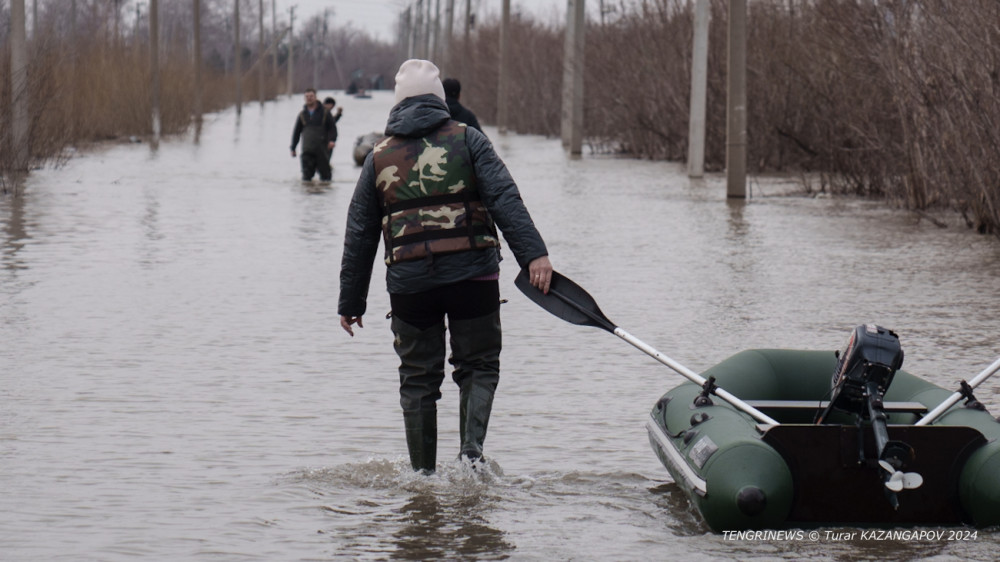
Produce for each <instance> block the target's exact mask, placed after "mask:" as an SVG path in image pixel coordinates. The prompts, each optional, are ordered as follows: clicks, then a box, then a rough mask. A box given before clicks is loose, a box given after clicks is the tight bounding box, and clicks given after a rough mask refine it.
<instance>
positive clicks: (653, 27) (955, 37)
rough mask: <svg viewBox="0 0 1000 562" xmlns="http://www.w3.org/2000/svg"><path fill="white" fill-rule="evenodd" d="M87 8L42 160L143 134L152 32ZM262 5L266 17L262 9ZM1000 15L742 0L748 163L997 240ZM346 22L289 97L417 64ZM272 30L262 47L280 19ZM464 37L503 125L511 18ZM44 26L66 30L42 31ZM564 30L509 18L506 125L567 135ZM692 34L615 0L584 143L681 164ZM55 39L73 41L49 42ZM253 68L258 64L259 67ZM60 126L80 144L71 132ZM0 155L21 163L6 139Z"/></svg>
mask: <svg viewBox="0 0 1000 562" xmlns="http://www.w3.org/2000/svg"><path fill="white" fill-rule="evenodd" d="M76 2H77V4H78V5H82V6H85V7H86V10H84V12H86V13H88V14H90V15H88V16H86V17H87V18H89V19H87V24H86V26H87V27H86V29H87V30H88V31H85V32H83V33H84V36H85V37H86V40H85V41H84V42H83V43H82V44H81V43H80V42H79V40H78V41H77V42H76V43H75V45H76V47H75V48H70V46H71V45H73V44H74V43H69V44H68V43H66V39H65V37H66V36H67V34H66V33H65V29H66V24H65V12H66V10H65V9H62V10H54V9H51V10H50V11H49V12H44V13H43V14H42V16H40V18H39V21H40V24H41V26H40V28H39V29H38V30H36V31H35V35H36V36H35V37H34V38H33V39H32V44H31V66H30V72H29V76H30V78H31V86H30V88H31V100H32V104H31V112H32V135H31V138H32V159H33V162H35V163H36V165H37V164H38V163H41V162H44V161H45V160H47V159H51V158H53V157H57V156H58V155H59V154H61V153H62V150H63V149H64V148H65V147H67V146H69V145H74V144H78V143H85V142H88V141H100V140H102V139H108V138H116V137H121V136H127V135H133V134H139V135H145V134H149V132H150V123H149V110H150V106H149V86H148V83H149V79H148V70H147V71H146V72H145V74H143V72H142V71H138V72H123V71H121V69H123V68H136V69H142V68H148V64H146V63H145V62H144V61H148V58H149V54H148V28H147V29H146V31H145V33H146V35H144V34H143V33H144V32H143V25H145V21H144V20H143V19H142V18H141V17H139V18H132V19H130V20H129V19H127V18H124V17H123V13H124V12H122V11H120V13H119V14H117V16H116V15H115V14H112V13H109V12H108V8H107V6H108V4H109V3H108V2H106V1H101V0H76ZM201 2H202V12H203V13H202V57H201V62H202V65H203V69H205V70H204V77H205V78H204V81H205V94H204V110H205V111H214V110H218V109H222V108H224V107H228V106H231V105H233V104H234V103H235V99H234V95H233V92H234V91H235V77H234V76H233V75H232V67H233V61H234V57H233V53H234V49H233V45H232V30H231V29H228V28H227V27H226V22H227V21H228V22H230V25H231V22H232V13H231V10H232V0H201ZM119 4H121V5H123V6H128V5H131V3H130V2H129V0H122V1H121V2H119ZM191 4H192V2H191V0H160V6H161V9H160V11H161V16H160V22H161V24H160V25H161V29H163V30H165V31H161V34H160V36H161V53H162V54H161V61H162V67H163V68H162V72H163V73H164V76H165V77H164V80H163V84H164V90H163V96H162V99H163V100H164V102H163V131H164V133H170V132H180V131H183V130H185V129H186V128H187V127H188V126H190V124H191V123H192V122H193V120H194V118H195V116H194V115H192V111H193V96H192V91H191V90H192V87H191V84H192V83H193V65H192V64H191V61H192V52H191V43H192V40H191V31H190V30H191V27H192V26H191ZM257 4H258V3H257V2H255V1H253V0H249V1H248V2H245V3H244V6H245V7H247V8H249V9H246V10H245V11H244V12H243V13H242V14H241V21H243V22H245V24H244V26H243V28H244V29H245V32H244V33H243V42H242V47H243V48H242V51H243V53H242V56H243V58H242V59H241V63H242V64H241V66H242V68H243V69H244V72H246V69H248V68H251V67H254V68H255V70H253V71H252V72H251V73H249V74H245V75H244V81H243V88H242V90H243V102H244V103H246V102H250V101H252V100H256V99H257V97H259V96H257V83H258V82H257V78H256V75H255V74H253V72H257V71H262V72H264V73H265V78H266V80H265V84H266V89H265V93H264V96H263V97H264V98H265V99H274V98H275V97H276V96H277V95H280V94H282V93H284V92H285V91H286V90H287V74H286V73H287V67H286V66H285V65H286V61H287V56H288V40H287V37H286V38H285V40H284V41H282V42H281V43H280V44H279V46H278V49H277V54H278V58H277V61H274V60H273V56H274V55H273V53H264V57H261V56H260V55H261V53H259V52H258V51H259V47H258V40H257V37H258V35H259V34H258V31H257V29H258V23H257V22H258V19H257V17H258V14H257V12H256V9H257ZM8 5H9V2H5V1H4V0H0V7H2V9H0V20H2V21H0V40H2V42H0V45H2V46H3V47H2V49H0V54H2V58H0V78H3V79H4V80H3V81H2V82H3V83H6V81H7V80H9V55H8V50H9V45H8V41H7V39H6V34H7V30H8V28H9V25H8V23H7V20H6V18H7V17H9V6H8ZM609 5H610V3H609ZM710 5H711V25H710V31H709V35H710V37H709V76H708V112H707V131H706V147H705V166H706V169H707V170H709V171H720V170H722V169H723V168H724V163H725V145H726V139H725V134H726V133H725V131H726V122H725V121H726V108H725V103H726V41H727V5H728V2H727V1H726V0H711V3H710ZM132 7H134V5H133V6H132ZM265 12H266V13H265V19H264V21H265V24H267V22H269V21H270V13H269V12H267V7H265ZM81 13H82V12H81ZM60 18H62V19H60ZM116 18H117V19H116ZM78 19H81V16H78ZM997 21H1000V2H997V1H996V0H964V1H963V2H960V3H957V2H949V1H948V0H750V2H749V10H748V26H747V33H748V36H747V81H748V83H747V100H748V107H747V135H748V142H747V150H748V158H747V169H748V171H749V172H750V173H752V174H758V175H759V174H770V173H781V174H792V175H796V174H797V175H800V176H801V181H802V183H803V186H804V188H805V189H806V190H807V191H826V192H830V193H835V194H849V195H858V196H865V197H872V198H880V199H883V200H885V201H886V202H888V203H889V204H891V205H894V206H898V207H902V208H905V209H910V210H914V211H924V210H929V209H951V210H953V211H955V212H957V213H958V214H959V215H960V216H961V217H963V219H964V221H965V223H966V224H967V225H968V226H969V227H970V228H973V229H975V230H976V231H977V232H980V233H988V234H993V235H996V236H1000V27H997V26H996V24H995V22H997ZM60 22H62V23H60ZM115 22H118V23H117V24H116V23H115ZM122 22H125V23H122ZM128 22H131V23H128ZM335 23H336V20H335V19H334V25H333V26H330V25H328V24H329V22H328V21H326V20H325V19H324V18H323V17H321V16H317V17H314V18H312V19H310V20H308V21H305V22H303V23H302V24H299V23H298V22H296V24H295V30H294V38H293V40H292V43H293V44H294V47H293V49H294V52H295V66H294V68H295V76H294V77H293V87H292V89H293V91H301V90H304V89H305V88H306V87H316V88H317V89H321V90H322V89H328V90H330V89H332V90H340V89H344V88H346V87H347V85H348V84H349V83H350V82H351V81H352V80H360V81H361V84H362V85H363V86H368V87H377V86H378V85H379V84H381V85H383V86H384V87H385V88H392V87H393V83H392V76H394V74H395V71H396V69H397V68H398V65H399V64H400V63H401V62H402V61H403V60H404V59H405V58H406V55H407V53H406V51H405V50H404V48H403V46H402V45H397V44H389V43H385V42H380V41H377V40H374V39H371V38H370V37H369V36H368V35H367V34H365V33H364V32H360V31H358V30H354V29H351V28H350V27H338V26H336V25H335ZM128 25H132V26H133V27H132V28H129V27H128ZM46 26H50V27H49V28H47V27H46ZM283 26H287V21H286V22H285V23H284V24H283V25H278V26H277V27H278V31H279V32H280V31H281V30H282V29H284V27H283ZM80 27H81V24H80V22H79V21H78V29H80ZM265 28H266V29H265V37H264V39H265V43H267V44H269V43H270V42H271V40H272V39H273V26H270V25H265ZM460 28H461V26H458V25H456V27H455V34H454V37H453V39H452V41H451V42H450V53H451V56H442V58H443V59H444V60H437V61H435V62H437V63H438V65H439V66H441V67H442V69H443V70H444V73H445V76H452V77H456V78H459V79H460V80H461V81H462V84H463V88H462V102H463V104H465V105H466V106H468V107H469V108H470V109H472V110H473V111H474V112H475V113H476V114H477V115H478V116H479V119H480V121H482V122H484V123H495V122H496V112H497V96H496V91H497V82H498V72H497V68H498V67H499V45H500V42H499V35H500V22H499V18H498V17H496V15H495V14H494V15H491V16H489V17H487V18H485V19H483V18H479V19H478V21H477V24H476V26H475V27H474V28H473V30H472V33H471V34H470V35H469V39H468V42H466V41H465V39H464V36H463V34H462V32H461V31H459V29H460ZM46 29H52V30H54V31H53V32H50V33H49V34H48V35H46V31H45V30H46ZM564 29H565V25H564V22H558V23H547V24H546V23H542V22H539V21H538V20H536V19H533V18H532V17H531V16H529V15H526V14H524V13H523V12H519V11H515V12H514V14H513V15H512V18H511V22H510V28H509V30H508V33H509V36H510V56H511V60H513V61H515V62H514V64H512V65H511V76H510V80H509V91H510V95H511V103H510V107H511V108H512V111H510V114H509V116H508V126H509V128H510V130H511V131H513V132H517V133H525V134H541V135H547V136H559V132H560V131H559V127H560V122H561V119H560V114H561V105H562V75H563V72H562V60H563V50H564ZM59 30H63V33H62V34H61V35H60V34H59V33H58V31H59ZM113 30H118V32H117V33H116V32H114V31H113ZM166 30H169V31H166ZM692 35H693V1H691V0H630V1H620V2H619V3H618V4H617V5H616V6H615V10H614V11H613V12H611V13H610V15H609V16H608V17H606V18H602V19H601V20H600V21H595V20H593V19H591V20H589V21H588V23H587V29H586V54H585V67H586V70H585V75H586V77H585V95H584V100H585V109H584V140H585V143H586V144H587V146H588V147H589V149H590V150H591V151H593V152H594V153H603V154H614V155H622V156H628V157H635V158H646V159H656V160H672V161H685V160H686V157H687V135H688V117H689V110H688V107H689V96H690V89H691V88H690V80H691V49H692V47H691V45H692ZM46 36H51V37H62V38H63V39H59V40H56V39H51V40H48V41H46V40H44V37H46ZM68 52H69V53H72V56H67V53H68ZM540 54H544V56H540ZM268 57H271V59H270V62H267V61H266V60H264V59H268ZM258 59H261V60H262V63H261V64H257V65H256V66H254V63H255V62H256V61H257V60H258ZM275 68H276V69H277V71H275ZM74 69H75V70H74ZM168 72H169V73H171V74H170V76H171V78H169V79H167V78H166V75H167V73H168ZM81 74H82V77H81ZM68 77H72V78H68ZM74 85H76V86H78V87H77V88H76V89H74V88H73V86H74ZM6 90H8V89H7V88H5V91H3V92H0V108H2V111H0V130H3V129H4V128H5V126H6V124H7V123H9V111H8V109H7V108H8V106H9V99H7V98H8V97H9V91H6ZM81 107H83V108H86V111H85V112H81V111H80V108H81ZM123 108H127V109H128V111H126V112H123V111H122V109H123ZM81 113H83V114H84V115H81ZM124 114H127V115H124ZM126 117H127V119H126ZM53 118H54V120H53ZM5 120H8V121H5ZM67 125H72V126H71V127H69V130H70V131H72V133H73V134H71V135H70V136H71V137H72V138H67V137H66V135H65V133H66V131H67ZM3 142H5V143H7V142H8V141H7V140H6V138H5V139H4V140H3ZM3 148H4V154H9V150H7V149H8V148H9V147H8V146H6V145H4V147H3ZM3 165H4V158H3V157H0V168H2V167H3Z"/></svg>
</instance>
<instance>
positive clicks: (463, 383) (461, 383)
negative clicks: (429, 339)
mask: <svg viewBox="0 0 1000 562" xmlns="http://www.w3.org/2000/svg"><path fill="white" fill-rule="evenodd" d="M449 331H450V332H451V359H450V360H449V361H450V362H451V364H452V365H454V366H455V372H454V373H453V374H452V378H453V379H454V380H455V382H456V383H457V384H458V387H459V389H460V391H459V421H458V427H459V433H460V435H461V439H462V445H461V449H460V450H459V451H460V452H459V458H462V457H466V458H468V459H470V460H474V461H475V460H478V459H480V458H481V457H482V456H483V442H484V441H485V440H486V429H487V427H488V426H489V422H490V411H491V410H492V409H493V393H494V392H495V391H496V388H497V383H498V382H499V381H500V348H501V344H502V337H501V332H500V311H499V310H497V311H495V312H492V313H490V314H487V315H484V316H480V317H479V318H472V319H467V320H456V321H452V322H451V323H450V326H449Z"/></svg>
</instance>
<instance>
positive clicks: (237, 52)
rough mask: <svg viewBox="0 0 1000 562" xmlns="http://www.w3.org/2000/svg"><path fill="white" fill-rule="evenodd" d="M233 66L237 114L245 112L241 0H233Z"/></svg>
mask: <svg viewBox="0 0 1000 562" xmlns="http://www.w3.org/2000/svg"><path fill="white" fill-rule="evenodd" d="M233 5H234V7H235V9H234V14H233V24H234V27H235V34H234V37H233V68H234V69H235V72H236V115H237V117H238V116H240V115H241V114H242V113H243V46H242V45H240V0H233Z"/></svg>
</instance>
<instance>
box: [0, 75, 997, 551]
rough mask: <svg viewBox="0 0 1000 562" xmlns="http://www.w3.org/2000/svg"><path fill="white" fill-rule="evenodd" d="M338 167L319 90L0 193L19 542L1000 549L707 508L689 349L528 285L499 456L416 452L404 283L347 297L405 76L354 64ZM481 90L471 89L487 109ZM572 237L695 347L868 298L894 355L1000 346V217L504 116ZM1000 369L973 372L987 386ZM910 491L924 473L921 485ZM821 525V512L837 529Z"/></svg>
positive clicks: (786, 339) (618, 299) (844, 333)
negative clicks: (409, 433) (364, 139)
mask: <svg viewBox="0 0 1000 562" xmlns="http://www.w3.org/2000/svg"><path fill="white" fill-rule="evenodd" d="M337 97H338V103H340V104H341V105H342V106H343V107H344V118H343V119H342V121H341V127H340V132H341V137H340V138H341V141H340V143H339V145H338V147H337V148H336V151H335V154H334V165H335V171H334V181H333V182H332V184H330V185H320V184H303V183H302V182H300V181H299V180H298V177H297V176H298V168H297V161H296V160H293V159H292V158H291V157H290V155H289V153H288V141H289V138H290V135H291V128H292V123H293V119H294V116H295V113H296V111H297V109H298V107H299V105H300V103H301V101H300V97H299V96H295V97H293V98H290V99H289V98H285V99H282V100H279V101H277V102H274V103H269V104H267V105H265V106H264V107H263V108H260V107H259V106H257V105H256V104H253V105H247V106H245V108H244V112H243V115H242V117H241V118H240V119H239V120H237V119H236V116H235V114H234V112H232V111H227V112H223V113H219V114H217V115H213V116H211V117H210V118H209V119H208V121H207V122H206V124H205V127H204V129H203V130H202V131H201V134H200V135H199V136H198V138H197V139H195V138H194V135H193V134H190V135H185V136H183V137H181V138H175V139H169V140H166V141H165V142H163V143H162V144H161V145H160V147H159V148H158V149H157V150H151V148H150V147H149V146H148V145H146V144H121V145H109V146H105V147H102V148H100V149H97V150H93V151H88V152H87V153H85V154H80V155H78V156H77V157H75V158H73V159H72V160H71V161H70V162H69V163H68V164H67V165H65V166H64V167H62V168H59V169H45V170H40V171H37V172H36V173H33V174H32V175H31V177H30V178H29V180H28V182H27V185H26V194H25V195H24V197H22V198H16V199H15V198H11V197H2V198H0V490H2V493H0V507H2V509H0V551H2V552H3V554H2V556H0V557H2V558H3V559H4V560H73V561H76V560H102V561H124V560H135V559H152V560H332V559H362V560H364V559H512V560H658V559H664V558H667V557H676V558H679V559H684V560H727V559H737V558H739V559H775V558H786V559H797V558H803V557H809V558H815V559H826V560H852V559H856V558H869V559H870V558H888V559H925V558H932V559H938V560H949V559H959V558H961V559H969V558H971V559H982V560H992V559H994V557H995V552H996V549H997V546H998V545H997V543H998V542H1000V541H998V536H1000V535H998V534H997V533H996V532H994V531H993V530H988V529H987V530H980V531H979V532H978V535H977V537H976V538H975V539H974V540H964V541H956V540H947V539H926V538H921V539H914V540H905V539H898V538H897V539H893V540H877V539H871V538H863V537H860V536H853V535H852V532H853V531H854V529H851V528H847V529H843V528H835V529H831V531H838V532H842V533H841V534H837V533H832V534H829V535H826V534H824V535H823V536H821V537H820V538H819V539H818V540H809V539H798V538H794V537H793V538H792V539H791V540H781V539H779V538H773V537H772V538H763V539H759V540H757V539H742V540H733V539H731V538H727V537H726V536H723V535H716V534H712V533H710V532H709V530H708V529H707V527H706V526H705V525H704V524H703V523H702V522H701V521H700V520H699V519H698V517H697V516H696V515H695V514H694V513H693V512H692V511H691V509H690V506H689V505H688V503H687V501H686V499H685V497H684V495H683V494H682V493H681V491H680V490H679V489H678V488H677V487H676V486H675V485H674V484H673V483H672V482H671V481H670V477H669V475H668V474H667V472H666V470H665V469H664V468H663V467H662V466H660V465H659V463H658V461H657V460H656V457H655V455H654V454H653V452H652V451H651V449H650V447H649V443H648V440H647V436H646V432H645V429H644V423H645V420H646V417H647V414H648V411H649V409H650V408H651V407H652V405H653V404H654V402H655V401H656V399H657V398H658V397H659V396H660V395H662V394H663V393H664V392H666V391H667V390H668V389H669V388H671V387H673V386H674V385H677V384H679V383H680V382H682V380H683V379H682V378H681V377H680V376H678V375H676V374H674V373H672V372H671V371H670V370H668V369H667V368H666V367H664V366H662V365H660V364H659V363H656V362H655V361H653V360H652V359H651V358H649V357H647V356H646V355H644V354H642V353H641V352H639V351H638V350H636V349H634V348H632V347H631V346H629V345H628V344H626V343H625V342H623V341H621V340H619V339H618V338H616V337H614V336H613V335H611V334H608V333H606V332H604V331H601V330H598V329H595V328H584V327H577V326H572V325H569V324H566V323H564V322H562V321H560V320H559V319H557V318H555V317H553V316H550V315H549V314H547V313H546V312H544V311H543V310H541V309H540V308H538V307H537V306H535V305H534V304H532V303H530V302H529V301H528V300H527V299H525V298H524V297H523V296H522V295H521V294H520V293H519V292H518V291H517V290H516V289H515V288H514V285H513V278H514V275H515V273H516V268H515V266H514V260H513V258H512V257H511V255H510V254H509V252H507V251H506V250H505V255H506V256H507V259H506V260H505V261H504V263H503V268H504V269H503V274H502V278H501V287H502V291H503V297H504V298H506V299H508V300H509V302H508V303H507V304H505V305H504V306H503V324H504V338H505V350H504V354H503V357H502V361H503V367H502V378H501V384H500V388H499V390H498V395H497V399H496V404H495V409H494V414H493V419H492V420H491V424H490V426H491V427H490V434H489V439H488V440H487V443H486V452H487V455H489V456H490V458H491V459H492V470H491V472H490V473H488V474H486V475H485V476H476V475H472V474H469V473H468V472H466V471H464V470H463V469H462V468H461V467H460V466H458V465H457V464H456V463H455V462H454V461H453V460H452V459H453V458H454V456H455V454H457V449H458V436H457V425H458V424H457V391H456V389H455V388H454V385H452V384H451V383H450V381H449V382H446V386H445V389H444V394H445V395H444V398H443V399H442V401H441V403H440V425H441V441H440V450H439V463H440V470H439V472H438V474H437V475H436V476H434V477H432V478H421V477H416V476H414V475H413V474H412V473H411V472H410V471H409V469H408V464H407V461H406V459H405V443H404V439H403V432H402V423H401V415H400V412H399V406H398V395H397V393H396V385H397V382H398V379H397V375H396V372H395V367H396V358H395V355H394V354H393V351H392V347H391V335H390V332H389V323H388V321H386V320H385V319H384V316H385V313H386V312H388V298H387V295H386V293H385V290H384V283H383V281H382V277H383V275H384V266H382V265H381V264H380V263H376V266H375V267H376V274H375V281H374V282H373V286H372V289H371V294H370V298H369V313H368V314H367V315H366V316H365V328H364V329H362V330H360V332H359V333H358V335H357V337H355V338H354V339H351V338H348V337H347V336H346V335H345V334H344V333H343V332H342V331H341V330H340V328H339V326H338V317H337V314H336V305H337V292H338V274H339V265H340V255H341V247H342V244H343V228H344V224H345V217H346V208H347V204H348V202H349V200H350V197H351V192H352V190H353V186H354V183H355V181H356V179H357V176H358V168H356V167H355V165H354V163H353V160H352V158H351V149H352V145H353V141H354V139H355V138H356V137H357V136H359V135H362V134H364V133H367V132H370V131H373V130H375V131H377V130H380V129H381V128H382V127H383V125H384V121H385V116H386V114H387V112H388V108H389V107H390V105H391V96H390V94H388V93H383V92H376V93H375V95H374V97H373V98H371V99H354V98H351V97H348V96H344V95H338V96H337ZM473 109H474V108H473ZM486 132H487V134H488V135H490V137H491V138H492V139H493V141H494V142H495V145H496V147H497V150H498V151H499V152H500V153H501V155H502V156H503V157H504V159H505V160H506V162H507V163H508V166H509V167H510V169H511V171H512V173H513V175H514V177H515V179H517V180H518V182H519V184H520V186H521V191H522V196H523V198H524V200H525V201H526V203H527V205H528V208H529V209H530V211H531V213H532V215H533V217H534V219H535V221H536V223H537V224H538V226H539V228H540V230H541V232H542V234H543V236H544V237H545V238H546V241H547V243H548V245H549V249H550V251H551V254H552V261H553V263H554V264H555V266H556V268H557V269H559V270H560V271H561V272H563V273H564V274H566V275H568V276H569V277H571V278H572V279H574V280H575V281H577V282H578V283H579V284H581V285H582V286H583V287H585V288H586V289H587V290H588V291H589V292H590V293H591V294H592V295H593V296H594V297H595V298H596V299H597V301H598V303H599V304H600V306H601V308H602V309H603V310H604V312H605V313H606V314H607V315H608V316H609V317H610V318H611V319H612V320H613V321H614V322H616V323H617V324H619V325H620V326H622V327H623V328H625V329H626V330H628V331H629V332H631V333H632V334H634V335H635V336H637V337H639V338H641V339H642V340H643V341H645V342H647V343H649V344H650V345H652V346H654V347H656V348H657V349H659V350H660V351H662V352H664V353H666V354H667V355H670V356H671V357H672V358H674V359H676V360H677V361H679V362H681V363H682V364H684V365H686V366H688V367H690V368H692V369H694V370H696V371H700V370H702V369H704V368H707V367H708V366H710V365H712V364H714V363H715V362H718V361H720V360H722V359H723V358H725V357H727V356H729V355H731V354H733V353H735V352H737V351H740V350H742V349H747V348H754V347H786V348H803V349H830V350H832V349H835V348H837V347H840V346H841V345H842V344H843V343H844V341H845V340H846V338H847V337H848V335H849V332H850V330H851V328H852V327H853V326H855V325H857V324H860V323H864V322H876V323H879V324H882V325H884V326H887V327H890V328H892V329H894V330H895V331H897V332H898V333H899V334H900V337H901V340H902V343H903V347H904V349H905V351H906V361H905V364H904V368H906V369H907V370H909V371H911V372H913V373H915V374H918V375H920V376H924V377H927V378H929V379H931V380H933V381H935V382H938V383H940V384H942V385H946V386H948V387H952V386H953V385H954V384H955V383H956V382H957V381H958V380H959V379H961V378H971V377H972V376H974V375H975V374H976V373H978V372H979V371H980V370H982V369H983V368H984V367H985V366H987V365H988V364H989V363H991V362H992V361H993V360H994V359H995V358H996V356H997V354H998V353H1000V345H998V344H997V334H1000V298H998V296H1000V244H998V242H997V241H996V240H995V239H992V238H987V237H982V236H977V235H974V234H971V233H969V232H968V231H965V230H962V229H957V228H948V229H939V228H937V227H935V226H934V225H933V224H931V223H930V222H928V221H926V220H920V219H919V218H917V217H915V216H914V215H911V214H909V213H906V212H901V211H894V210H889V209H886V208H884V207H882V206H880V205H878V204H873V203H868V202H863V201H854V200H841V199H821V198H810V197H789V196H779V195H778V194H779V193H782V192H787V191H788V190H789V185H788V184H787V183H786V182H783V181H778V180H774V179H755V180H754V181H753V192H754V198H753V199H752V200H751V201H749V202H731V201H727V200H726V199H725V197H724V191H725V189H724V178H722V177H719V176H710V177H708V178H707V179H705V180H702V181H690V180H689V179H688V178H687V177H686V176H685V174H684V168H683V166H681V165H678V164H673V163H663V162H643V161H633V160H620V159H613V158H604V157H597V156H592V155H588V156H586V157H584V158H583V159H581V160H568V159H566V158H565V157H564V156H563V153H562V149H561V147H560V143H559V141H558V139H547V138H542V137H536V136H516V135H508V136H500V135H498V134H497V132H496V130H495V129H491V128H487V130H486ZM998 388H1000V378H998V380H991V381H987V383H985V384H984V385H983V386H982V387H981V388H980V390H979V391H978V392H977V395H979V397H980V398H981V399H982V400H983V401H984V402H985V403H987V405H989V406H990V408H991V409H992V410H997V407H998V406H997V403H998V400H997V389H998ZM904 500H905V498H904ZM824 531H825V530H824Z"/></svg>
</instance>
